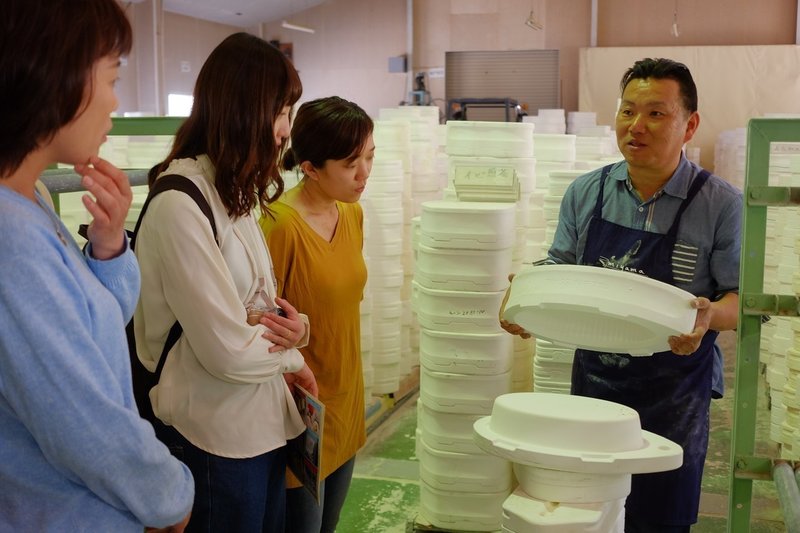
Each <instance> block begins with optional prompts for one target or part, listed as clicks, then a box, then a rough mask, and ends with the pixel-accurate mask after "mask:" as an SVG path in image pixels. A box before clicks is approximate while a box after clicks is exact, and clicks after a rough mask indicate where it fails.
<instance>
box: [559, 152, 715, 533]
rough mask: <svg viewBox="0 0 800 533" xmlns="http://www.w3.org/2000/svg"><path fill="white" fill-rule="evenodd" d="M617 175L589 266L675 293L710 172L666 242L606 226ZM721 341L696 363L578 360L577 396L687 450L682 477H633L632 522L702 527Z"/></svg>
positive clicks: (709, 344)
mask: <svg viewBox="0 0 800 533" xmlns="http://www.w3.org/2000/svg"><path fill="white" fill-rule="evenodd" d="M610 169H611V166H608V167H605V168H604V169H603V172H602V176H601V178H600V193H599V195H598V197H597V203H596V205H595V209H594V213H593V215H592V219H591V221H590V223H589V233H588V238H587V241H586V248H585V251H584V257H583V264H586V265H597V266H605V267H611V268H624V269H626V270H633V271H635V272H639V273H642V274H645V275H647V276H648V277H650V278H653V279H657V280H659V281H663V282H665V283H669V284H670V285H674V281H673V275H672V250H673V248H674V246H675V242H676V240H677V235H678V227H679V225H680V221H681V216H682V215H683V212H684V211H685V210H686V208H687V207H688V205H689V203H690V202H691V201H692V199H693V198H694V197H695V195H696V194H697V192H698V191H699V190H700V188H701V187H702V186H703V185H704V184H705V182H706V180H707V179H708V177H709V172H708V171H705V170H704V171H702V172H701V173H699V174H698V175H697V177H696V178H695V179H694V181H693V183H692V186H691V188H690V189H689V192H688V195H687V197H686V199H685V200H684V201H683V203H682V204H681V206H680V208H679V209H678V212H677V214H676V215H675V220H674V221H673V223H672V226H671V227H670V229H669V231H668V232H667V233H666V234H664V235H662V234H660V233H652V232H648V231H643V230H637V229H632V228H626V227H624V226H620V225H618V224H614V223H612V222H609V221H607V220H603V217H602V208H603V190H604V186H605V182H606V178H607V176H608V172H609V170H610ZM717 334H718V333H717V332H716V331H710V330H709V331H708V332H707V333H706V335H705V336H704V337H703V340H702V342H701V344H700V348H698V350H697V351H696V352H695V353H693V354H692V355H691V356H679V355H676V354H674V353H672V352H669V351H668V352H659V353H655V354H653V355H652V356H649V357H648V356H645V357H632V356H630V355H626V354H609V353H600V352H593V351H589V350H576V352H575V362H574V366H573V371H572V394H576V395H580V396H590V397H592V398H601V399H604V400H609V401H612V402H617V403H621V404H623V405H627V406H629V407H631V408H633V409H635V410H636V411H637V412H638V413H639V418H640V419H641V422H642V429H645V430H647V431H651V432H653V433H656V434H657V435H661V436H663V437H666V438H668V439H670V440H672V441H674V442H677V443H678V444H680V445H681V446H682V447H683V466H682V467H681V468H679V469H678V470H673V471H670V472H659V473H655V474H637V475H634V476H633V480H632V485H631V493H630V495H629V496H628V499H627V502H626V504H625V507H626V513H627V515H628V516H636V517H638V518H640V519H642V520H646V521H647V522H649V523H653V524H662V525H674V526H681V525H691V524H693V523H695V522H696V521H697V510H698V506H699V502H700V483H701V479H702V475H703V463H704V462H705V456H706V448H707V446H708V410H709V404H710V402H711V374H712V369H713V358H714V341H715V340H716V337H717Z"/></svg>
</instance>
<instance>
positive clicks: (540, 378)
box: [533, 339, 575, 394]
mask: <svg viewBox="0 0 800 533" xmlns="http://www.w3.org/2000/svg"><path fill="white" fill-rule="evenodd" d="M574 357H575V349H574V348H568V347H565V346H561V345H558V344H554V343H552V342H550V341H546V340H544V339H536V350H535V352H534V355H533V391H534V392H551V393H554V394H569V391H570V386H571V384H572V360H573V359H574Z"/></svg>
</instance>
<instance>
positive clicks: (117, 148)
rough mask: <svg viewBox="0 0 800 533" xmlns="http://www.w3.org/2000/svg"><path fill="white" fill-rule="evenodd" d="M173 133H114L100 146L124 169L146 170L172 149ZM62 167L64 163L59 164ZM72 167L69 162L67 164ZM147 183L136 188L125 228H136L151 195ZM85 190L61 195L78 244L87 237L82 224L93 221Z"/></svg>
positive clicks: (62, 207)
mask: <svg viewBox="0 0 800 533" xmlns="http://www.w3.org/2000/svg"><path fill="white" fill-rule="evenodd" d="M172 140H173V137H172V136H171V135H151V136H127V135H110V136H109V137H108V140H107V141H106V142H105V143H103V144H102V145H101V146H100V157H102V158H103V159H105V160H107V161H109V162H111V163H112V164H113V165H114V166H116V167H117V168H122V169H146V170H149V169H150V168H151V167H153V166H154V165H156V164H157V163H160V162H161V161H163V160H164V158H165V157H166V156H167V154H168V153H169V150H170V149H171V148H172ZM59 166H62V165H59ZM66 167H67V168H69V165H67V166H66ZM147 191H148V187H147V185H139V186H136V187H133V201H132V203H131V207H130V209H129V210H128V215H127V217H126V218H125V229H128V230H133V228H134V226H136V220H137V219H138V218H139V213H141V211H142V206H143V205H144V201H145V199H146V198H147ZM83 194H84V193H83V192H80V191H79V192H71V193H63V194H61V195H59V212H60V216H61V219H62V220H63V221H64V224H65V225H66V227H67V229H68V230H70V233H72V236H73V238H74V239H75V241H76V242H77V243H78V245H83V243H85V242H86V239H84V238H83V237H81V236H80V235H78V226H79V225H81V224H87V223H89V222H90V217H89V213H88V212H87V211H86V208H84V207H83V203H82V202H81V196H83Z"/></svg>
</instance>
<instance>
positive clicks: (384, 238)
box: [360, 160, 410, 394]
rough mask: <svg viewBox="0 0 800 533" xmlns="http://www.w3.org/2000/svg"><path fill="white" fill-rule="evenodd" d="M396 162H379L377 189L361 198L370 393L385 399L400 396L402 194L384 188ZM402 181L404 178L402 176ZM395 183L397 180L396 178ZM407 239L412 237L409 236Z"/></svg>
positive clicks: (399, 167) (396, 167) (395, 169)
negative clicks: (370, 303) (365, 266)
mask: <svg viewBox="0 0 800 533" xmlns="http://www.w3.org/2000/svg"><path fill="white" fill-rule="evenodd" d="M397 163H398V161H394V162H392V163H390V162H388V161H386V160H383V161H382V162H381V163H380V164H379V165H378V174H379V175H380V174H381V173H385V174H390V175H389V176H381V177H379V178H378V179H377V180H376V182H378V183H379V185H378V186H377V187H376V188H375V189H374V190H371V189H370V186H369V185H367V190H366V192H365V194H364V195H363V196H362V197H361V201H360V203H361V205H362V207H363V209H364V227H365V238H364V252H365V255H366V256H368V258H369V260H368V263H367V271H368V272H369V297H370V299H371V301H372V305H371V309H370V315H371V322H372V328H371V331H370V334H371V345H372V349H371V352H370V356H371V362H372V369H373V375H372V390H373V392H374V393H377V394H389V393H393V392H395V391H397V390H398V388H399V386H400V378H401V348H402V328H401V318H402V315H403V306H402V300H401V293H402V287H403V259H402V256H403V231H402V230H403V208H402V202H401V198H402V192H398V191H397V190H396V189H394V188H392V186H390V185H388V184H386V185H385V186H384V184H383V182H389V181H391V179H392V177H391V174H392V173H393V172H394V173H396V172H397V170H399V169H401V168H402V167H401V166H398V164H397ZM401 176H402V174H401ZM396 177H397V178H399V176H396ZM409 238H410V236H409Z"/></svg>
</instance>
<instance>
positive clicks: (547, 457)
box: [474, 392, 683, 474]
mask: <svg viewBox="0 0 800 533" xmlns="http://www.w3.org/2000/svg"><path fill="white" fill-rule="evenodd" d="M474 429H475V441H476V443H477V444H478V446H480V447H481V448H482V449H484V450H486V451H487V452H490V453H494V454H496V455H499V456H500V457H504V458H506V459H508V460H510V461H512V462H514V463H521V464H524V465H530V466H537V467H541V468H547V469H552V470H563V471H565V472H583V473H590V474H620V473H647V472H661V471H665V470H672V469H675V468H678V467H679V466H680V465H681V464H682V462H683V450H682V449H681V447H680V446H678V445H677V444H675V443H674V442H672V441H670V440H668V439H665V438H663V437H660V436H658V435H656V434H654V433H651V432H649V431H643V430H642V429H641V425H640V423H639V415H638V414H637V413H636V411H634V410H633V409H631V408H629V407H626V406H624V405H620V404H617V403H614V402H607V401H605V400H598V399H594V398H586V397H583V396H570V395H563V394H547V393H537V392H528V393H512V394H503V395H501V396H499V397H498V398H497V399H496V400H495V402H494V405H493V407H492V415H491V416H487V417H483V418H481V419H480V420H478V421H476V422H475V426H474ZM587 435H591V436H592V438H591V439H588V438H587Z"/></svg>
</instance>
